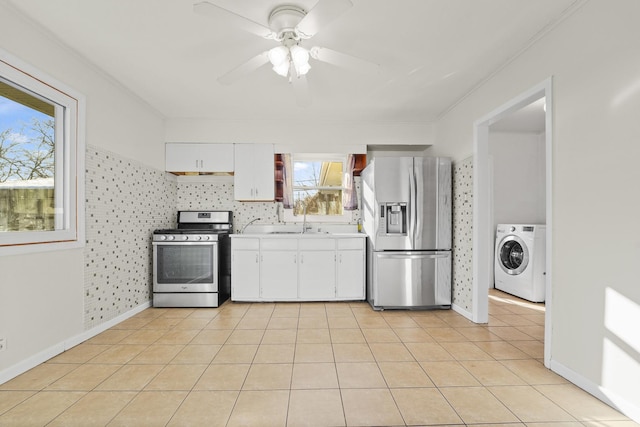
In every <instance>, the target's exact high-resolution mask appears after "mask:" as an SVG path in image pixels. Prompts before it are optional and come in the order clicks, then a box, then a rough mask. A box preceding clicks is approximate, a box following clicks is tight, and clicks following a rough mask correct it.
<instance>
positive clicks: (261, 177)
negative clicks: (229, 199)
mask: <svg viewBox="0 0 640 427" xmlns="http://www.w3.org/2000/svg"><path fill="white" fill-rule="evenodd" d="M234 162H235V172H234V179H233V185H234V198H235V199H236V200H274V198H275V191H274V187H275V166H274V157H273V145H272V144H235V156H234Z"/></svg>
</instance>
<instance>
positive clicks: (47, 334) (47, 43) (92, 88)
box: [0, 2, 164, 382]
mask: <svg viewBox="0 0 640 427" xmlns="http://www.w3.org/2000/svg"><path fill="white" fill-rule="evenodd" d="M0 48H2V49H3V50H5V51H7V52H8V53H10V54H12V55H13V56H15V57H18V58H20V59H21V60H22V61H24V62H26V63H29V64H30V65H32V66H33V67H36V68H37V69H39V70H41V71H42V72H44V73H45V74H48V75H49V76H51V77H53V78H54V79H57V80H59V81H60V82H62V83H64V84H66V85H67V86H69V87H72V88H74V89H75V90H77V91H78V92H80V93H82V94H84V95H85V97H86V100H87V111H86V116H87V123H86V142H87V144H88V145H94V146H100V147H105V148H108V150H110V151H111V152H119V153H121V154H122V155H124V156H126V157H128V158H131V159H137V160H139V161H140V162H142V163H145V164H147V165H150V166H155V167H156V168H159V169H161V168H163V165H164V150H163V143H164V141H163V133H164V130H163V121H162V118H161V117H159V116H158V115H157V114H156V113H155V112H154V111H152V110H151V109H149V108H148V107H147V106H146V105H144V104H143V103H141V102H140V101H139V100H138V99H137V98H134V97H133V96H131V95H130V94H129V93H128V92H127V91H125V90H124V89H123V88H122V87H120V86H119V85H117V84H115V83H114V82H113V81H112V80H110V79H109V78H107V77H106V76H104V75H103V74H102V73H100V72H99V71H97V70H96V69H95V68H93V67H92V66H90V65H88V64H87V63H85V62H83V61H82V60H81V59H80V58H79V57H78V56H76V55H75V54H74V53H72V52H70V51H68V50H66V49H65V48H63V47H62V46H61V45H59V44H58V43H56V41H55V37H54V36H52V35H51V34H45V33H42V32H40V30H38V29H36V27H35V26H33V25H32V23H31V22H30V21H28V20H25V19H23V17H22V16H20V15H19V14H17V13H16V12H15V11H14V10H13V9H11V8H10V7H8V6H7V5H6V4H5V3H4V2H0ZM79 185H84V183H79ZM83 266H84V251H83V250H82V249H75V250H65V251H55V252H43V253H36V254H28V255H14V256H3V257H0V336H2V337H5V338H7V341H8V345H7V350H6V351H4V352H2V353H1V354H0V382H2V380H3V379H7V375H9V376H10V375H11V373H12V372H14V371H15V369H14V367H15V366H16V365H18V364H21V366H25V365H24V364H25V363H27V364H28V363H31V362H33V361H34V360H36V361H37V359H38V358H39V357H44V355H47V354H49V355H50V352H51V351H54V352H55V351H59V350H60V345H64V344H63V343H64V342H68V341H70V340H71V341H72V340H73V338H74V337H76V336H78V335H79V334H81V333H82V332H83V331H84V306H83V304H84V302H83V297H84V294H83V287H84V271H83ZM9 371H11V372H9Z"/></svg>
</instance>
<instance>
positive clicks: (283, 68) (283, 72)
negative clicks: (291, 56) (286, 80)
mask: <svg viewBox="0 0 640 427" xmlns="http://www.w3.org/2000/svg"><path fill="white" fill-rule="evenodd" d="M273 71H275V72H276V74H278V75H280V76H282V77H287V76H288V75H289V61H285V62H283V63H282V64H278V65H274V66H273Z"/></svg>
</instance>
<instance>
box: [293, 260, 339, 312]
mask: <svg viewBox="0 0 640 427" xmlns="http://www.w3.org/2000/svg"><path fill="white" fill-rule="evenodd" d="M335 259H336V255H335V251H313V250H306V251H301V252H300V263H299V265H298V274H299V281H300V282H299V289H298V292H299V297H300V299H301V300H304V301H308V300H312V301H313V300H316V301H317V300H333V299H335V297H336V270H335V265H336V260H335Z"/></svg>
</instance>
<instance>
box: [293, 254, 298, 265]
mask: <svg viewBox="0 0 640 427" xmlns="http://www.w3.org/2000/svg"><path fill="white" fill-rule="evenodd" d="M296 261H298V256H297V255H295V254H294V255H293V263H294V264H295V263H296Z"/></svg>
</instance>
